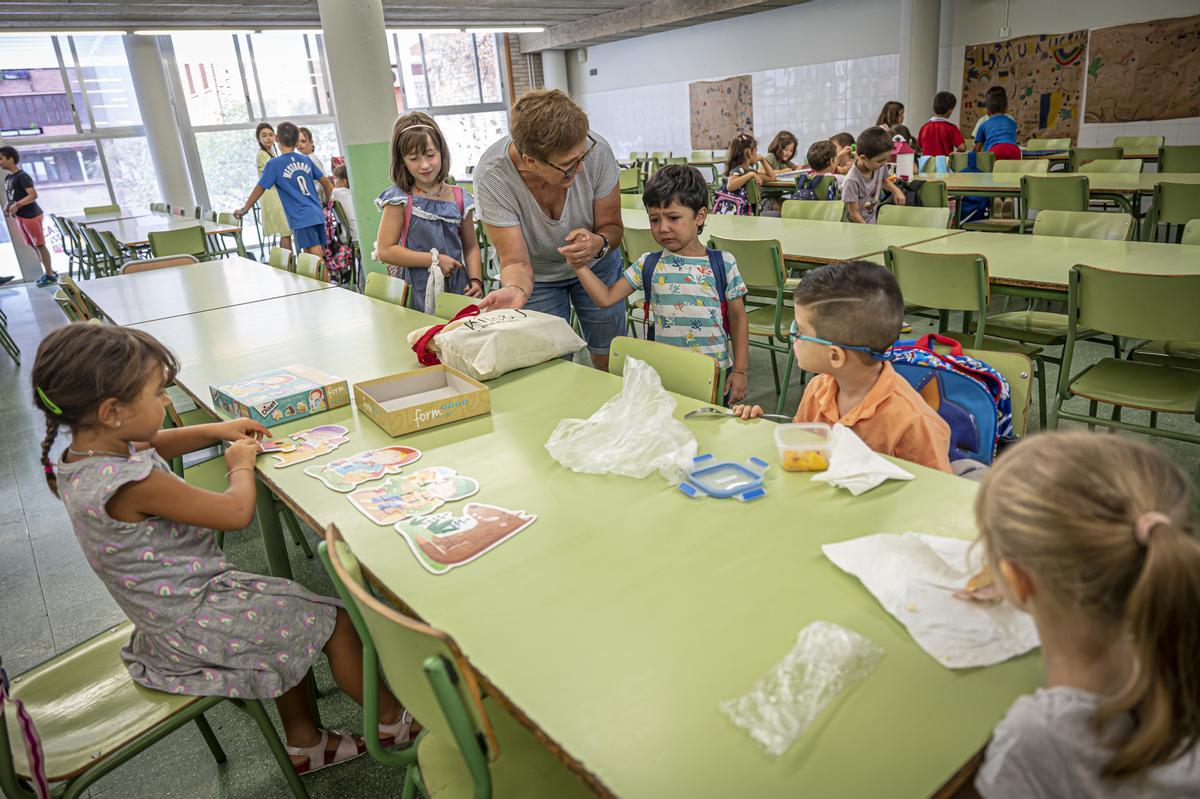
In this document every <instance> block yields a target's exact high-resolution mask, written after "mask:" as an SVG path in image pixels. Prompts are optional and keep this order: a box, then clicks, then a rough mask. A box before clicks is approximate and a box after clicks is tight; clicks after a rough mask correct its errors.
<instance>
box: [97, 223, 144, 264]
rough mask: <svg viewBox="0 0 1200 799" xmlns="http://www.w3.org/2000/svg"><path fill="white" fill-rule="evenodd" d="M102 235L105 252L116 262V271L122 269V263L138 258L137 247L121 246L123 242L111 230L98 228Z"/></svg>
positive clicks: (101, 241)
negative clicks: (127, 247)
mask: <svg viewBox="0 0 1200 799" xmlns="http://www.w3.org/2000/svg"><path fill="white" fill-rule="evenodd" d="M96 232H97V233H98V234H99V235H100V243H101V244H102V245H103V246H104V254H105V255H107V256H108V259H109V260H110V261H112V263H113V264H114V267H113V269H114V271H120V268H121V264H123V263H124V262H125V261H127V260H128V259H130V258H136V257H137V255H138V251H137V250H136V249H126V248H124V247H122V246H121V242H119V241H117V237H116V236H114V235H113V233H112V231H111V230H98V231H96Z"/></svg>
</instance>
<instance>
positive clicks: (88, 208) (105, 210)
mask: <svg viewBox="0 0 1200 799" xmlns="http://www.w3.org/2000/svg"><path fill="white" fill-rule="evenodd" d="M120 210H121V206H119V205H85V206H84V207H83V215H84V216H96V215H97V214H115V213H117V212H118V211H120Z"/></svg>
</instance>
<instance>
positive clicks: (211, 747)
mask: <svg viewBox="0 0 1200 799" xmlns="http://www.w3.org/2000/svg"><path fill="white" fill-rule="evenodd" d="M196 726H197V727H199V728H200V735H201V736H202V737H203V738H204V743H206V744H208V751H210V752H212V756H213V760H215V761H217V763H218V764H221V763H224V762H225V750H224V749H222V748H221V742H220V741H218V740H217V736H216V735H214V734H213V730H212V727H210V726H208V719H206V718H204V714H203V713H201V714H200V715H199V716H196Z"/></svg>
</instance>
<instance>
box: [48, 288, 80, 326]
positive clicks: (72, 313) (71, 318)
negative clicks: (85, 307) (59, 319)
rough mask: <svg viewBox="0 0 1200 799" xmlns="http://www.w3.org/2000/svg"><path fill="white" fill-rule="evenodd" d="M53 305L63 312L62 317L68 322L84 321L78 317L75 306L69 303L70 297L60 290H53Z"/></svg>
mask: <svg viewBox="0 0 1200 799" xmlns="http://www.w3.org/2000/svg"><path fill="white" fill-rule="evenodd" d="M54 303H55V304H56V305H57V306H58V309H59V310H60V311H62V312H63V316H65V317H67V321H68V322H83V321H86V320H85V319H83V317H81V316H80V315H79V311H78V310H76V308H75V305H74V304H73V303H72V302H71V298H70V296H69V295H68V294H67V292H65V291H63V290H62V288H57V289H55V290H54Z"/></svg>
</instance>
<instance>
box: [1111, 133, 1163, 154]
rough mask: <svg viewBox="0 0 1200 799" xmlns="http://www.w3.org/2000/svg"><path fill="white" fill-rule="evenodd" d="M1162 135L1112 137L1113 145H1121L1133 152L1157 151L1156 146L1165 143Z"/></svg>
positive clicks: (1158, 146)
mask: <svg viewBox="0 0 1200 799" xmlns="http://www.w3.org/2000/svg"><path fill="white" fill-rule="evenodd" d="M1166 141H1167V140H1166V137H1164V136H1117V137H1116V138H1115V139H1113V147H1121V148H1122V149H1125V150H1129V151H1131V152H1135V153H1151V152H1158V148H1160V147H1162V146H1163V145H1164V144H1166Z"/></svg>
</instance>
